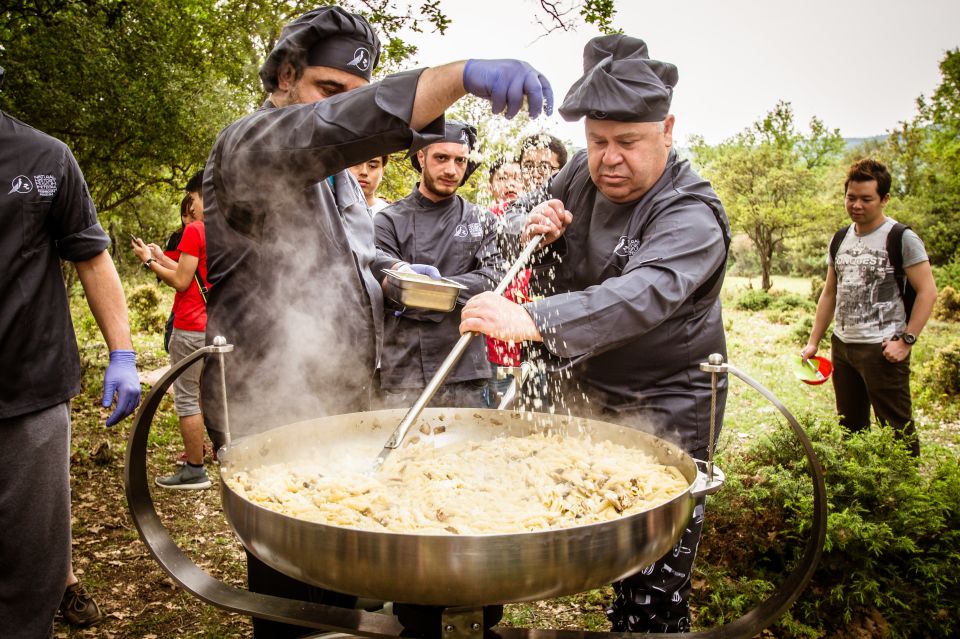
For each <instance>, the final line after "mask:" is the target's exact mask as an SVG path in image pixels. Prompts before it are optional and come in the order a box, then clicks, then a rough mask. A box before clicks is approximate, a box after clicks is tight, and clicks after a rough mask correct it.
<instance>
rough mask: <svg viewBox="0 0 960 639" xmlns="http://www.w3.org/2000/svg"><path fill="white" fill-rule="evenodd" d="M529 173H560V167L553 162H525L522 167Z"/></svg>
mask: <svg viewBox="0 0 960 639" xmlns="http://www.w3.org/2000/svg"><path fill="white" fill-rule="evenodd" d="M520 168H522V169H523V170H524V171H526V172H527V173H533V172H534V171H536V172H538V173H553V172H554V171H559V170H560V167H559V166H557V165H556V164H553V163H552V162H547V161H543V162H524V163H523V164H521V165H520Z"/></svg>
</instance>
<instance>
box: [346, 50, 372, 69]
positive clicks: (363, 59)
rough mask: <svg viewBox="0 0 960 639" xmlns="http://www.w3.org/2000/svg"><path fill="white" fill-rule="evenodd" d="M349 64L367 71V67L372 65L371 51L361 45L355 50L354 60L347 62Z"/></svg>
mask: <svg viewBox="0 0 960 639" xmlns="http://www.w3.org/2000/svg"><path fill="white" fill-rule="evenodd" d="M347 66H354V67H357V68H358V69H360V70H361V71H366V70H367V67H369V66H370V52H369V51H367V50H366V49H364V48H363V47H360V48H359V49H357V50H356V51H354V52H353V60H351V61H350V62H347Z"/></svg>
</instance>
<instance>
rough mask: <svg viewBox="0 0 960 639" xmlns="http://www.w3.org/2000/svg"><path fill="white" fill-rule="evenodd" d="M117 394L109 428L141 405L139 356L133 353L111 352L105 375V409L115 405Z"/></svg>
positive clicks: (108, 422) (109, 418)
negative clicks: (115, 406)
mask: <svg viewBox="0 0 960 639" xmlns="http://www.w3.org/2000/svg"><path fill="white" fill-rule="evenodd" d="M114 393H116V394H117V408H116V410H114V411H113V413H112V414H111V415H110V417H108V418H107V426H113V425H114V424H116V423H117V422H119V421H120V420H121V419H123V418H124V417H126V416H127V415H130V414H131V413H133V411H135V410H136V409H137V405H138V404H139V403H140V378H139V377H138V376H137V354H136V353H135V352H133V351H121V350H116V351H110V364H109V365H108V366H107V372H106V373H104V375H103V400H102V401H101V404H102V405H103V407H104V408H109V407H110V404H112V403H113V394H114Z"/></svg>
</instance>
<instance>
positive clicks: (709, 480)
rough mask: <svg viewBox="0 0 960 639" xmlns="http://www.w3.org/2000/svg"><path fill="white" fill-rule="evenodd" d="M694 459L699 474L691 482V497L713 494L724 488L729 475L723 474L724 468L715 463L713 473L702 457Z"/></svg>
mask: <svg viewBox="0 0 960 639" xmlns="http://www.w3.org/2000/svg"><path fill="white" fill-rule="evenodd" d="M693 461H694V462H695V463H696V464H697V476H696V478H695V479H694V480H693V483H692V484H690V496H691V497H693V498H694V499H696V498H698V497H703V496H704V495H712V494H713V493H715V492H717V491H718V490H720V489H721V488H723V483H724V482H725V481H727V476H726V475H724V474H723V471H722V470H720V469H719V468H717V466H716V465H714V466H713V471H712V475H711V472H710V470H709V469H708V463H707V462H705V461H703V460H702V459H695V460H693Z"/></svg>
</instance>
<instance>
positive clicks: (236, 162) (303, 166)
mask: <svg viewBox="0 0 960 639" xmlns="http://www.w3.org/2000/svg"><path fill="white" fill-rule="evenodd" d="M422 72H423V70H422V69H417V70H413V71H406V72H403V73H398V74H395V75H391V76H388V77H387V78H385V79H384V80H383V81H381V82H376V83H374V84H369V85H366V86H363V87H360V88H357V89H354V90H352V91H348V92H346V93H341V94H338V95H334V96H332V97H329V98H327V99H325V100H321V101H319V102H315V103H312V104H297V105H291V106H286V107H283V108H269V109H261V110H260V111H257V112H256V113H254V114H252V115H250V116H248V117H246V118H244V119H242V120H240V121H238V122H236V123H234V124H233V125H231V126H230V127H228V128H227V129H226V130H225V131H224V133H223V134H222V135H221V139H220V140H218V142H217V145H216V147H215V149H214V154H213V161H214V163H215V165H216V167H217V174H218V177H219V180H220V182H221V183H222V190H223V192H224V193H227V194H229V197H228V198H226V199H228V200H229V201H230V204H231V205H233V206H235V207H239V208H242V209H244V210H246V211H249V212H253V213H254V214H259V215H262V214H263V213H262V211H264V210H271V208H270V205H273V206H276V204H277V202H283V200H284V197H285V196H287V195H288V194H289V193H290V192H299V191H302V190H304V189H307V188H311V187H312V186H313V185H314V184H316V183H317V182H320V181H321V180H323V179H325V178H326V177H328V176H330V175H334V174H335V173H337V172H339V171H342V170H344V169H346V168H348V167H350V166H353V165H355V164H359V163H360V162H364V161H366V160H368V159H370V158H371V157H374V156H378V155H386V154H388V153H393V152H396V151H400V150H402V149H406V148H409V147H411V146H425V145H427V144H430V143H431V142H435V141H439V140H441V139H442V137H443V130H444V119H443V117H442V116H441V117H439V118H437V119H436V120H434V121H433V122H432V123H430V124H429V125H427V126H426V127H424V129H423V130H422V131H414V130H413V129H411V128H410V125H409V122H410V119H411V117H412V113H413V102H414V96H415V94H416V90H417V83H418V81H419V79H420V74H421V73H422ZM221 197H223V196H222V195H221ZM257 212H259V213H257ZM253 222H255V220H253Z"/></svg>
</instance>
